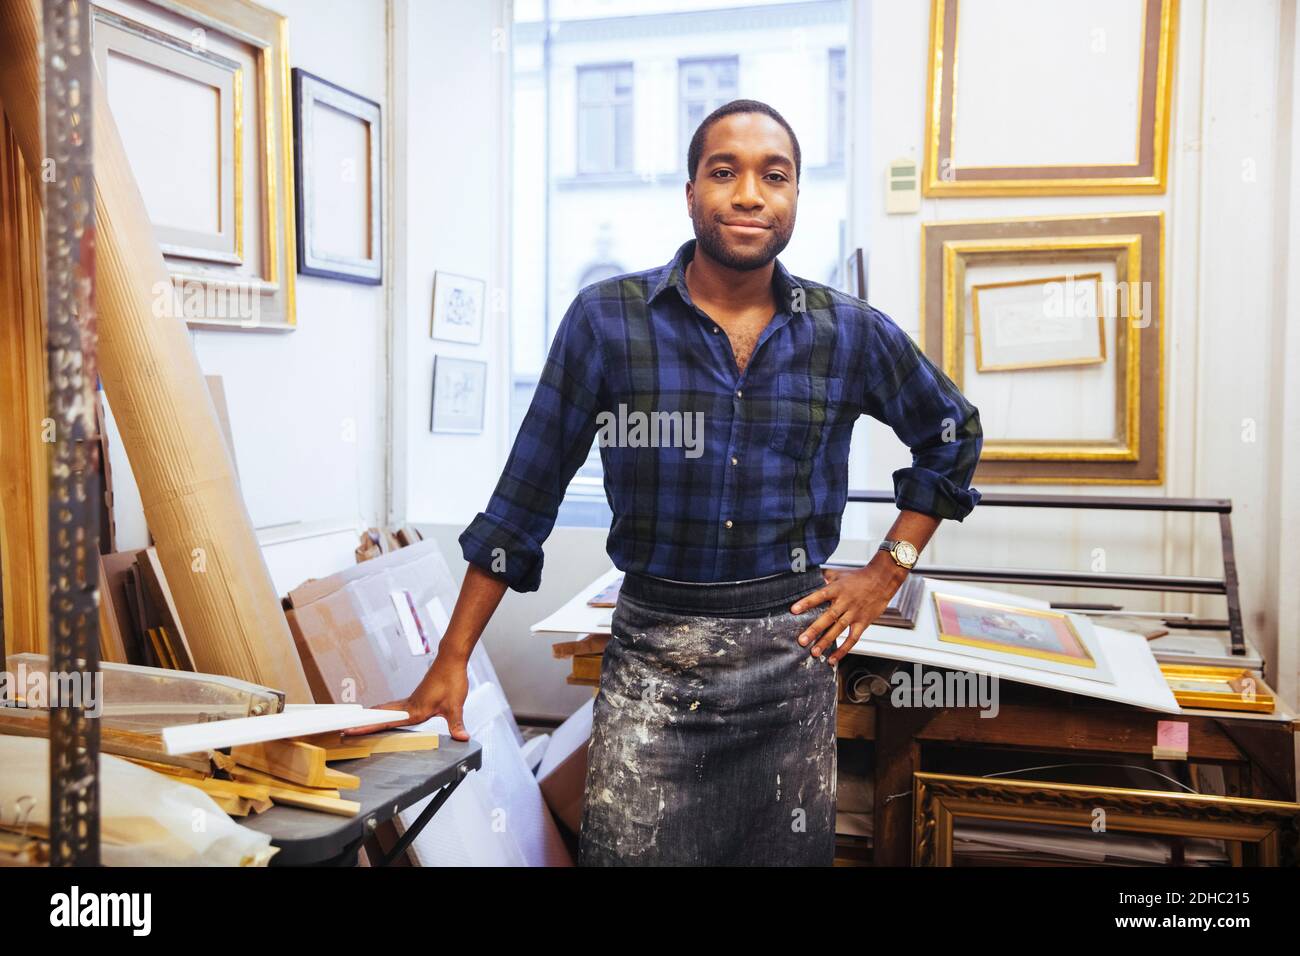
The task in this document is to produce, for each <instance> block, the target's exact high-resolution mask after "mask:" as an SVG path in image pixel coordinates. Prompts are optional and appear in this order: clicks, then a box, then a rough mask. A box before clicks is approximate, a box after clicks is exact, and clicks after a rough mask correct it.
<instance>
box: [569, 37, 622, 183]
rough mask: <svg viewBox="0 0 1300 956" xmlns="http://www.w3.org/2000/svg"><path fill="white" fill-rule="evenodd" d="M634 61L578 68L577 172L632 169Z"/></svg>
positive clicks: (606, 171)
mask: <svg viewBox="0 0 1300 956" xmlns="http://www.w3.org/2000/svg"><path fill="white" fill-rule="evenodd" d="M632 137H633V133H632V64H630V63H616V64H613V65H609V66H584V67H579V69H578V172H579V173H587V174H590V173H625V172H629V171H630V170H631V169H632Z"/></svg>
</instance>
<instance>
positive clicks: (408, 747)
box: [354, 730, 438, 754]
mask: <svg viewBox="0 0 1300 956" xmlns="http://www.w3.org/2000/svg"><path fill="white" fill-rule="evenodd" d="M371 738H373V739H374V748H373V751H372V752H373V753H377V754H396V753H411V752H414V751H420V750H437V749H438V735H437V734H435V733H425V732H423V731H414V730H391V731H387V732H382V731H381V732H380V733H376V734H371V735H370V737H369V738H366V739H371ZM354 739H358V740H359V739H362V738H354Z"/></svg>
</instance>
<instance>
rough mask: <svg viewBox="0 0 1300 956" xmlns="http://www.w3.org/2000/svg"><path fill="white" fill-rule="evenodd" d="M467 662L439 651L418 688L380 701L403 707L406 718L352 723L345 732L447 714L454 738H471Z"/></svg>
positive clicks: (368, 730)
mask: <svg viewBox="0 0 1300 956" xmlns="http://www.w3.org/2000/svg"><path fill="white" fill-rule="evenodd" d="M466 667H467V662H466V661H464V660H461V659H460V658H457V657H452V656H444V655H443V654H439V655H438V656H437V657H436V658H434V661H433V663H432V664H431V665H429V670H428V673H426V674H425V675H424V679H423V680H421V681H420V684H419V686H418V687H416V688H415V692H414V693H412V694H411V696H410V697H407V698H405V699H404V700H393V701H389V702H388V703H386V704H380V705H379V706H378V707H377V708H376V709H378V710H404V711H406V713H407V715H408V716H407V718H406V720H397V721H394V722H393V723H391V724H369V725H367V726H365V727H353V728H351V729H349V730H345V731H343V734H344V736H347V737H355V736H358V735H360V734H372V733H374V732H375V731H378V730H391V729H392V728H394V727H406V726H410V725H412V724H422V723H424V722H425V721H426V720H430V719H432V718H434V717H439V716H441V717H445V718H447V726H448V727H449V728H451V736H452V739H453V740H469V731H468V730H466V729H465V719H464V710H465V698H466V696H467V695H468V694H469V674H468V673H467V670H466Z"/></svg>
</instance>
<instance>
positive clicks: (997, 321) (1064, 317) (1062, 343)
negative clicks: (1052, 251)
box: [971, 272, 1106, 372]
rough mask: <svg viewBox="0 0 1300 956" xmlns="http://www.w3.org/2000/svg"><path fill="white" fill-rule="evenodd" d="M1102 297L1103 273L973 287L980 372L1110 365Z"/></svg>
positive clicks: (1017, 280)
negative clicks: (1098, 364)
mask: <svg viewBox="0 0 1300 956" xmlns="http://www.w3.org/2000/svg"><path fill="white" fill-rule="evenodd" d="M1102 294H1103V293H1102V276H1101V273H1100V272H1092V273H1088V274H1087V275H1063V276H1048V277H1044V278H1041V279H1016V280H1013V281H1011V282H988V283H985V284H984V285H972V286H971V315H972V318H973V319H974V328H975V370H976V371H979V372H1009V371H1019V370H1021V369H1029V368H1060V367H1061V366H1065V365H1094V364H1096V363H1098V362H1105V361H1106V316H1105V314H1104V313H1103V311H1102V307H1101V306H1102V299H1101V297H1102Z"/></svg>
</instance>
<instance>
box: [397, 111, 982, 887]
mask: <svg viewBox="0 0 1300 956" xmlns="http://www.w3.org/2000/svg"><path fill="white" fill-rule="evenodd" d="M687 169H688V173H689V176H690V179H689V181H688V182H687V183H686V209H687V212H688V213H689V215H690V217H691V222H692V224H693V226H694V231H695V238H694V239H693V240H690V241H688V242H686V243H685V244H684V245H682V247H681V248H680V249H678V250H677V254H676V255H675V256H674V257H673V259H672V261H671V262H669V263H668V264H666V265H664V266H661V267H658V268H655V269H650V270H647V271H645V272H638V273H632V274H629V275H624V276H618V277H615V278H612V279H607V280H604V281H602V282H598V283H596V284H594V285H591V286H588V287H586V288H585V289H583V290H582V291H581V292H579V294H578V296H577V298H576V299H575V300H574V302H573V304H572V306H571V307H570V308H569V310H568V312H567V313H566V314H565V316H564V318H563V320H562V321H561V323H560V325H559V328H558V329H557V331H556V335H555V341H554V343H553V345H552V347H551V351H550V355H549V356H548V358H547V362H546V366H545V369H544V371H543V373H542V377H541V381H540V382H539V384H538V387H537V392H536V394H535V396H534V398H533V402H532V405H531V407H530V408H529V410H528V413H527V415H526V417H525V418H524V421H523V424H522V426H521V428H520V431H519V434H518V436H517V438H516V439H515V444H514V448H513V449H512V451H511V453H510V457H509V460H508V461H507V463H506V467H505V471H504V473H503V474H502V476H501V478H500V481H499V482H498V483H497V486H496V489H495V491H494V492H493V494H492V497H491V499H490V500H489V502H488V507H487V510H486V511H484V512H481V513H480V514H478V515H477V516H476V517H475V518H474V520H473V522H471V524H470V525H469V527H468V528H467V529H466V530H465V532H464V533H463V534H462V535H461V537H460V543H461V547H462V550H463V553H464V556H465V558H466V560H467V561H468V562H469V564H470V566H469V569H468V572H467V574H466V578H465V583H464V585H463V586H462V589H461V593H460V598H459V600H458V602H457V605H456V610H455V613H454V614H453V616H452V620H451V624H450V626H449V628H448V631H447V634H446V635H445V636H444V638H443V641H442V644H441V646H440V647H439V651H438V656H437V659H436V660H435V662H434V664H433V665H432V667H431V668H430V671H429V674H428V675H427V676H426V678H425V679H424V681H422V682H421V684H420V686H419V687H418V688H417V689H416V690H415V692H414V693H413V694H412V695H411V697H410V698H408V699H407V700H404V701H394V702H392V703H391V704H389V705H385V706H391V707H400V708H403V709H406V710H408V711H410V713H411V722H416V721H421V720H425V719H427V718H428V717H430V716H432V715H434V714H443V715H445V716H446V717H447V718H448V721H449V723H450V724H451V727H452V730H453V734H454V735H455V736H457V737H458V738H460V739H464V738H465V736H466V735H465V732H464V726H463V723H462V720H461V708H462V705H463V703H464V700H465V694H466V687H467V680H466V676H465V667H466V662H467V660H468V657H469V653H470V651H471V649H472V648H473V646H474V643H475V642H476V641H477V640H478V637H479V635H480V634H481V633H482V631H483V628H484V627H485V626H486V624H487V622H488V620H489V618H490V617H491V615H492V613H493V611H494V610H495V608H496V606H497V603H498V602H499V601H500V598H501V596H502V594H503V593H504V591H505V589H506V588H507V587H511V588H514V589H515V590H518V591H531V590H535V589H536V588H537V587H538V585H539V583H540V580H541V570H542V560H543V554H542V544H543V542H544V541H545V540H546V538H547V537H548V535H549V534H550V532H551V529H552V527H553V526H554V523H555V516H556V513H557V511H558V509H559V506H560V503H561V501H562V499H563V497H564V494H565V489H566V488H567V486H568V484H569V481H570V480H571V479H572V477H573V475H574V473H575V472H576V471H577V469H578V467H579V465H580V464H581V463H582V461H583V460H584V458H585V456H586V454H587V450H588V449H589V448H590V447H591V444H592V441H593V438H594V436H595V435H596V433H597V430H598V422H599V421H600V420H602V418H608V416H610V415H617V414H626V413H628V412H629V411H630V412H640V413H643V414H646V415H654V414H658V413H667V414H669V415H673V414H678V413H680V415H681V416H683V418H686V417H687V416H696V417H697V420H698V421H699V422H700V424H701V427H702V435H700V436H698V437H699V439H700V440H699V442H698V443H697V445H696V447H695V448H694V449H693V451H694V454H688V449H686V448H684V447H680V443H679V445H678V446H677V447H674V446H673V444H672V443H668V444H664V443H662V442H655V443H653V444H650V443H646V442H638V441H632V440H623V441H604V440H602V443H601V459H602V462H603V465H604V472H605V490H606V495H607V497H608V499H609V503H610V507H611V509H612V511H613V521H612V523H611V526H610V532H609V538H608V543H607V549H608V551H609V554H610V557H611V558H612V559H613V561H614V564H615V565H616V566H617V567H618V568H619V569H621V570H622V571H623V572H624V573H625V574H624V580H623V585H622V588H621V590H620V593H619V598H618V604H617V607H616V608H615V611H614V615H613V620H612V632H613V634H612V637H611V639H610V642H609V644H608V646H607V647H606V649H605V654H604V660H603V663H602V669H601V678H600V690H599V693H598V694H597V697H596V702H595V710H594V717H593V730H592V739H591V745H590V748H589V751H588V758H587V759H588V771H587V787H586V792H585V798H584V803H583V816H582V832H581V834H580V840H581V842H580V862H581V863H583V864H587V865H613V864H660V865H671V864H685V865H699V864H750V865H788V864H803V865H830V864H831V862H832V860H833V856H834V844H835V774H836V758H835V711H836V665H837V664H838V663H839V662H840V661H841V660H842V659H843V657H844V655H845V654H847V653H848V652H849V650H850V648H852V646H853V645H854V644H855V643H856V642H857V640H858V639H859V637H860V636H861V634H862V632H863V631H864V630H865V629H866V627H867V626H868V625H869V624H871V623H872V621H874V620H875V619H876V617H877V616H879V614H880V613H881V611H883V610H884V608H885V606H886V605H887V604H888V603H889V600H890V598H891V597H892V596H893V594H894V592H895V591H896V590H897V589H898V587H899V586H900V585H901V583H902V581H903V580H904V578H905V577H906V576H907V574H908V573H909V568H910V567H911V565H912V564H913V563H915V561H916V557H917V554H918V553H919V552H920V551H921V549H922V548H924V547H925V545H926V543H927V542H928V541H929V539H930V537H931V535H932V534H933V533H934V531H935V529H936V527H937V526H938V524H939V522H940V520H942V519H944V518H952V519H956V520H958V521H960V520H961V519H962V518H964V517H965V516H966V515H967V514H969V513H970V511H971V509H972V508H973V507H974V506H975V504H976V502H978V500H979V493H978V492H977V491H974V490H973V489H971V488H970V480H971V477H972V475H973V473H974V470H975V464H976V462H977V460H978V458H979V451H980V445H981V431H980V425H979V414H978V412H977V411H976V409H975V408H974V407H973V406H972V405H971V404H970V403H969V402H967V401H966V400H965V399H964V398H963V397H962V395H961V393H960V392H959V391H958V390H957V388H956V387H955V386H954V385H953V383H952V382H951V381H949V380H948V379H947V378H946V377H945V376H944V375H943V373H942V372H940V371H939V370H938V369H937V368H935V366H934V365H933V364H931V362H930V361H929V360H928V359H926V358H925V356H924V355H923V354H922V353H921V352H920V351H919V350H918V349H917V347H916V345H915V344H914V343H913V342H912V340H911V338H909V337H908V335H907V334H906V333H904V332H903V331H901V330H900V329H899V328H898V326H896V325H895V324H894V323H893V321H892V320H891V319H890V318H889V317H888V316H886V315H884V314H883V313H881V312H879V311H877V310H876V309H873V308H872V307H871V306H869V305H867V303H866V302H864V301H862V300H861V299H856V298H853V297H851V296H848V295H845V294H843V293H841V292H838V291H836V290H834V289H831V288H829V287H827V286H824V285H820V284H818V283H815V282H811V281H809V280H806V279H800V278H796V277H795V276H793V275H791V274H790V273H789V272H788V271H787V270H786V268H785V267H784V266H783V265H782V264H781V263H780V261H779V260H777V259H776V256H777V255H778V254H779V253H780V252H781V251H782V250H783V249H784V248H785V247H786V245H787V243H789V241H790V237H791V235H792V234H793V232H794V226H795V213H796V210H797V207H798V197H799V176H800V172H801V156H800V151H799V142H798V139H797V138H796V137H795V134H794V131H793V130H792V129H791V128H790V126H789V124H788V123H787V122H786V121H785V120H784V119H783V118H782V117H781V115H780V114H779V113H777V112H776V111H775V110H774V109H772V108H771V107H770V106H768V105H767V104H765V103H760V102H757V101H754V100H737V101H734V102H731V103H728V104H727V105H725V106H722V107H720V108H719V109H717V110H716V111H714V112H713V113H712V114H710V115H709V116H708V117H707V118H706V119H705V120H704V122H703V123H701V124H700V127H699V129H698V130H697V131H696V132H695V135H694V137H693V138H692V140H691V144H690V148H689V151H688V156H687ZM863 414H867V415H871V416H872V417H874V418H877V419H879V420H881V421H883V422H885V423H886V424H888V425H889V426H890V427H892V428H893V430H894V432H895V434H897V435H898V437H899V438H900V439H901V440H902V441H903V442H904V443H906V444H907V446H908V447H909V448H910V449H911V452H912V464H911V466H910V467H907V468H903V469H900V470H899V471H897V472H895V473H894V492H895V503H896V504H897V506H898V508H899V515H898V518H897V519H896V520H895V522H894V524H893V527H892V528H891V529H890V533H889V535H888V537H887V539H886V540H885V541H884V542H882V544H881V549H880V550H879V551H878V552H877V553H876V554H875V556H874V557H873V559H872V560H871V561H870V562H869V563H868V564H867V565H866V566H865V567H863V568H862V569H860V570H855V571H850V572H839V573H837V572H834V571H831V570H829V569H828V570H825V571H823V569H822V568H821V566H820V565H821V562H823V561H824V560H826V559H827V558H829V557H830V555H831V553H832V552H833V551H834V550H835V547H836V545H837V544H838V542H839V532H840V522H841V519H842V516H843V512H844V505H845V499H846V495H847V490H848V457H849V442H850V438H851V433H852V429H853V423H854V422H855V421H856V420H857V419H858V417H859V416H861V415H863ZM841 637H842V638H843V641H842V642H840V643H839V644H838V645H837V643H836V642H837V641H838V640H839V639H840V638H841Z"/></svg>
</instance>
